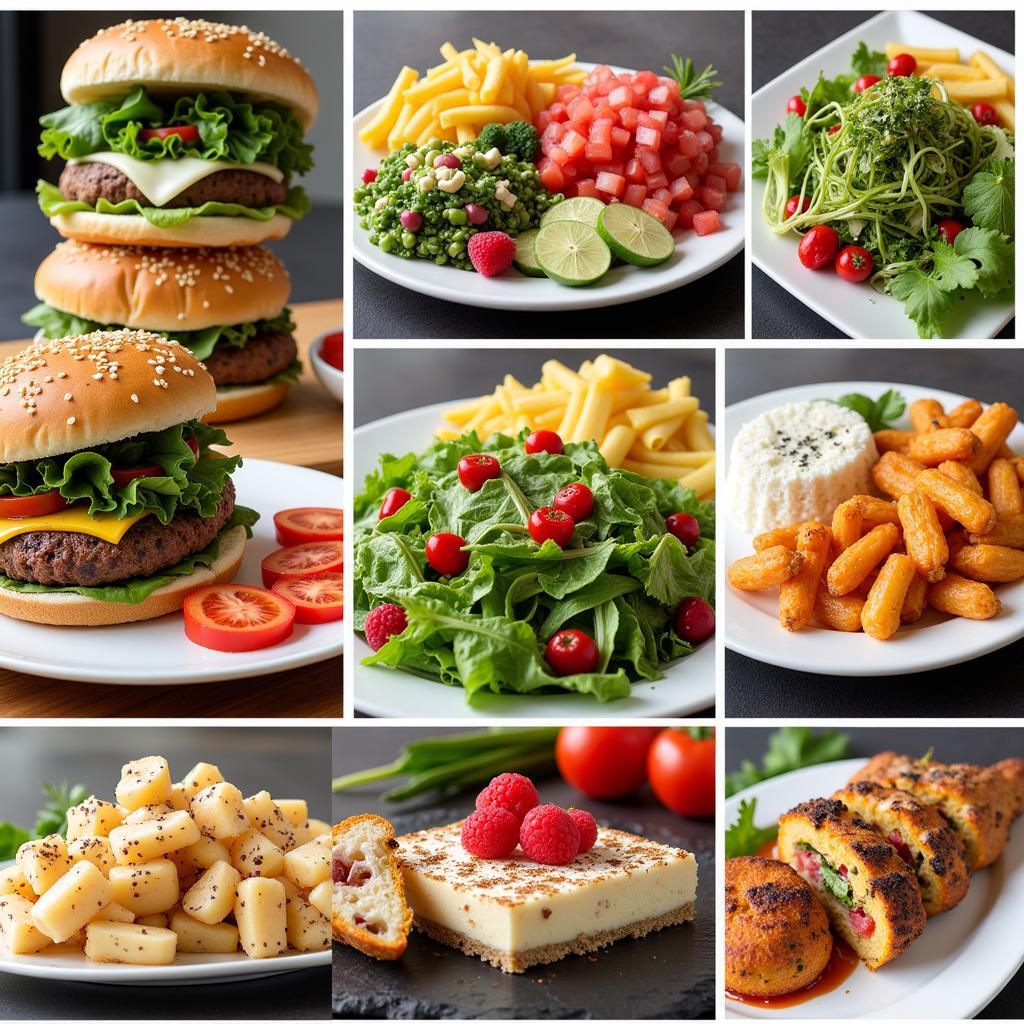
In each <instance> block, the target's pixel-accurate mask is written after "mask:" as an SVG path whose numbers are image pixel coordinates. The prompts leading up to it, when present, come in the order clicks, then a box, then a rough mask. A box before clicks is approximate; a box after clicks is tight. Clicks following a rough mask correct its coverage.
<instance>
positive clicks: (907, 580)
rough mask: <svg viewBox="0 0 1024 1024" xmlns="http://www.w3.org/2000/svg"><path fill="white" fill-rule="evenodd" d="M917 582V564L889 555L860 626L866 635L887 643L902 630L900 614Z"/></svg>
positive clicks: (897, 555)
mask: <svg viewBox="0 0 1024 1024" xmlns="http://www.w3.org/2000/svg"><path fill="white" fill-rule="evenodd" d="M913 579H914V563H913V561H912V560H911V559H910V558H909V557H908V556H907V555H899V554H894V555H890V556H889V557H888V558H887V559H886V561H885V565H883V566H882V571H881V572H880V573H879V574H878V578H877V579H876V580H875V582H874V585H873V586H872V587H871V591H870V592H869V593H868V599H867V601H865V602H864V610H863V611H862V612H861V616H860V622H861V625H862V626H863V627H864V632H865V633H867V634H868V636H870V637H874V639H876V640H888V639H889V637H891V636H892V635H893V633H895V632H896V630H897V629H899V628H900V614H901V612H902V611H903V603H904V601H905V600H906V597H907V591H908V590H909V589H910V584H911V582H912V581H913Z"/></svg>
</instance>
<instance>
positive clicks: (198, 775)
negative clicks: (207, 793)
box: [181, 761, 224, 800]
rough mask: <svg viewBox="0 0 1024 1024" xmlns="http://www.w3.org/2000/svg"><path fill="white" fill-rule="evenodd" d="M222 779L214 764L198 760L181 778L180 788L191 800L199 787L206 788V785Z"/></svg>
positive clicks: (214, 783)
mask: <svg viewBox="0 0 1024 1024" xmlns="http://www.w3.org/2000/svg"><path fill="white" fill-rule="evenodd" d="M223 781H224V776H223V775H221V773H220V769H219V768H218V767H217V766H216V765H215V764H207V763H206V761H200V762H199V764H197V765H196V766H195V768H193V769H192V771H190V772H189V773H188V775H186V776H185V778H183V779H182V780H181V788H182V790H184V792H185V795H186V796H187V797H188V798H189V800H191V799H192V797H194V796H195V795H196V793H198V792H199V791H200V790H201V789H206V788H207V786H214V785H216V784H217V783H218V782H223Z"/></svg>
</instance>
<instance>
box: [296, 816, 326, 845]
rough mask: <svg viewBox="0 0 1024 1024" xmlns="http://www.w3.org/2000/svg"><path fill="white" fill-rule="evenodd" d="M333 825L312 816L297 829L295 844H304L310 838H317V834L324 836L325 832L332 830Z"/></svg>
mask: <svg viewBox="0 0 1024 1024" xmlns="http://www.w3.org/2000/svg"><path fill="white" fill-rule="evenodd" d="M330 831H331V826H330V825H328V824H327V822H326V821H320V819H319V818H310V819H309V821H307V822H306V824H305V825H303V826H302V827H301V828H297V829H296V830H295V845H296V846H303V845H305V844H306V843H308V842H310V840H313V839H316V837H317V836H322V835H323V834H324V833H325V832H330Z"/></svg>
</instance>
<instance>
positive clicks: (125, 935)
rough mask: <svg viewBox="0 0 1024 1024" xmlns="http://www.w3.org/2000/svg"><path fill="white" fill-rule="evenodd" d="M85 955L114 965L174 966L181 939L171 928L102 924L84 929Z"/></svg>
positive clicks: (103, 922)
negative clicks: (179, 939) (175, 953)
mask: <svg viewBox="0 0 1024 1024" xmlns="http://www.w3.org/2000/svg"><path fill="white" fill-rule="evenodd" d="M85 934H86V940H85V955H86V956H87V957H89V959H90V960H98V961H100V962H102V963H114V964H143V965H146V966H153V967H157V966H161V965H163V964H171V963H174V952H175V950H176V949H177V946H178V936H177V935H175V933H174V932H172V931H171V930H170V929H169V928H152V927H150V926H149V925H144V924H122V923H120V922H118V921H99V922H94V923H93V924H90V925H89V926H88V927H87V928H86V929H85Z"/></svg>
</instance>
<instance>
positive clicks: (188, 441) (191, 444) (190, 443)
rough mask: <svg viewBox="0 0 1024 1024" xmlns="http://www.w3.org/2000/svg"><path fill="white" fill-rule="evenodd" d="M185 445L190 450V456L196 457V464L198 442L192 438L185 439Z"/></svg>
mask: <svg viewBox="0 0 1024 1024" xmlns="http://www.w3.org/2000/svg"><path fill="white" fill-rule="evenodd" d="M185 444H187V445H188V446H189V448H191V449H192V454H193V455H194V456H195V457H196V462H198V461H199V442H198V441H197V440H196V439H195V438H194V437H186V438H185Z"/></svg>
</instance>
